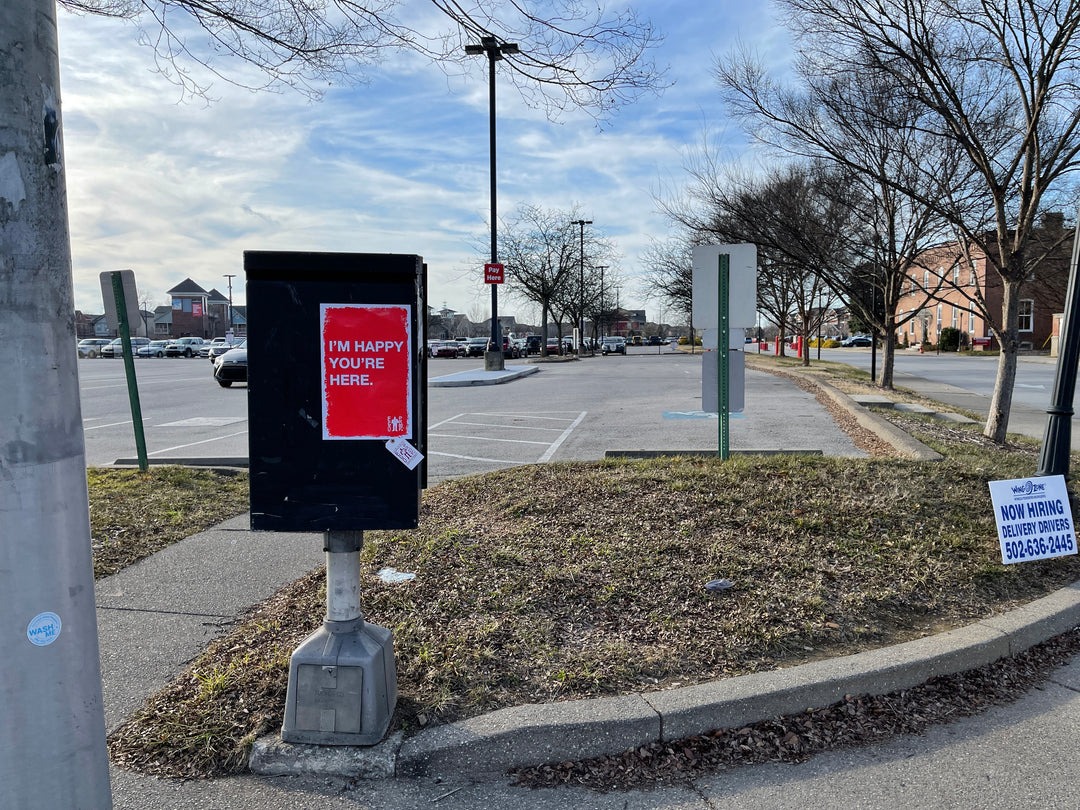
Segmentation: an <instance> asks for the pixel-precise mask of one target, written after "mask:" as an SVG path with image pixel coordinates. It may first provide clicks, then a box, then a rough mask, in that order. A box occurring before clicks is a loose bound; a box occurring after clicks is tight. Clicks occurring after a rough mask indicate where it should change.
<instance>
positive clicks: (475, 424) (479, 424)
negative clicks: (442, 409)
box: [454, 422, 561, 444]
mask: <svg viewBox="0 0 1080 810" xmlns="http://www.w3.org/2000/svg"><path fill="white" fill-rule="evenodd" d="M454 424H455V425H471V426H472V427H497V428H511V429H513V430H545V431H548V432H551V433H560V432H561V431H560V430H559V428H543V427H532V426H531V425H501V424H499V423H498V422H454ZM545 444H546V442H545Z"/></svg>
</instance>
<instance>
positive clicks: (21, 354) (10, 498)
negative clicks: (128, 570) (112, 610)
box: [0, 0, 111, 810]
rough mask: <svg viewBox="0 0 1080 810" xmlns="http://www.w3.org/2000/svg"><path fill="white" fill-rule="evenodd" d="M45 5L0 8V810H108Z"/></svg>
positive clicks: (49, 9)
mask: <svg viewBox="0 0 1080 810" xmlns="http://www.w3.org/2000/svg"><path fill="white" fill-rule="evenodd" d="M64 157H65V156H64V151H63V140H62V138H61V116H60V66H59V61H58V58H57V35H56V6H55V4H54V2H53V0H5V1H4V2H3V3H0V347H2V348H0V378H2V379H3V380H4V384H3V385H2V386H0V807H18V808H20V810H25V809H26V808H42V810H44V808H57V807H94V808H108V807H110V806H111V800H110V796H109V770H108V759H107V754H106V750H105V712H104V708H103V705H102V699H101V672H100V667H99V663H98V637H97V616H96V613H95V607H94V574H93V564H92V561H91V556H90V514H89V508H88V506H87V490H86V450H85V445H84V442H83V429H82V413H81V409H80V405H79V376H78V369H77V367H76V363H77V358H76V352H75V301H74V294H73V292H72V282H71V254H70V247H69V244H68V226H67V202H66V196H65V178H64V174H65V172H64Z"/></svg>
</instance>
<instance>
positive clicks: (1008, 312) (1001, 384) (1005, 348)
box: [983, 279, 1020, 444]
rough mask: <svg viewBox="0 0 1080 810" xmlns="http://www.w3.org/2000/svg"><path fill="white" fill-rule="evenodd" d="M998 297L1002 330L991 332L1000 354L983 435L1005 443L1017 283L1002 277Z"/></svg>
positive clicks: (1016, 336)
mask: <svg viewBox="0 0 1080 810" xmlns="http://www.w3.org/2000/svg"><path fill="white" fill-rule="evenodd" d="M1003 282H1004V291H1003V297H1002V300H1001V321H1002V323H1004V324H1005V330H1004V332H998V333H995V336H996V337H997V339H998V344H999V345H1000V346H1001V353H1000V354H999V355H998V368H997V379H996V380H995V382H994V394H993V396H992V397H991V398H990V413H988V414H987V416H986V426H985V427H984V428H983V435H984V436H986V437H987V438H989V439H992V440H993V441H995V442H997V443H998V444H1004V443H1005V436H1006V433H1007V432H1008V429H1009V411H1010V409H1011V408H1012V397H1013V386H1014V385H1015V383H1016V362H1017V356H1016V353H1017V350H1018V349H1019V348H1020V333H1019V324H1020V295H1019V293H1020V282H1019V281H1014V280H1012V279H1009V280H1004V279H1003Z"/></svg>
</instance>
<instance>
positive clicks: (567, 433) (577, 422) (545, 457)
mask: <svg viewBox="0 0 1080 810" xmlns="http://www.w3.org/2000/svg"><path fill="white" fill-rule="evenodd" d="M587 414H588V411H582V412H581V415H580V416H579V417H578V418H577V419H575V420H574V422H573V424H571V425H570V427H568V428H567V429H566V430H564V431H563V432H562V435H561V436H560V437H559V438H557V439H556V440H555V442H554V443H553V444H552V445H551V447H549V448H548V449H547V452H546V453H544V455H542V456H540V461H539V463H540V464H543V463H544V462H545V461H548V460H550V459H551V457H552V456H553V455H555V451H556V450H558V449H559V446H560V445H561V444H562V443H563V442H565V441H566V440H567V439H568V438H570V434H571V433H573V432H574V428H576V427H577V426H578V425H580V424H581V423H582V422H583V421H584V419H585V416H586V415H587Z"/></svg>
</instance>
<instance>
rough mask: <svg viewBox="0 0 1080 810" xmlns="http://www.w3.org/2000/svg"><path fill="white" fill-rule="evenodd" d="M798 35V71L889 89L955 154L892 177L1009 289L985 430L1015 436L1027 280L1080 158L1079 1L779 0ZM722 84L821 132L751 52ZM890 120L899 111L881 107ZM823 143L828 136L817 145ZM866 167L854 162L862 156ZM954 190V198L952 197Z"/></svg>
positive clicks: (772, 122)
mask: <svg viewBox="0 0 1080 810" xmlns="http://www.w3.org/2000/svg"><path fill="white" fill-rule="evenodd" d="M777 2H778V4H779V6H780V7H781V8H782V9H783V10H784V11H785V12H786V21H787V24H788V26H789V27H790V28H791V30H792V31H793V32H794V34H795V35H796V38H797V44H798V47H799V51H800V54H801V57H800V59H799V61H798V63H797V73H798V75H799V76H800V77H802V78H803V79H804V80H806V79H807V78H808V77H818V78H817V80H816V82H817V83H816V84H811V85H810V86H812V87H813V86H821V87H824V86H827V83H828V81H830V80H831V79H832V78H833V77H838V76H839V77H846V81H847V83H848V84H847V86H856V85H857V84H858V83H859V82H870V83H873V84H880V85H885V86H887V87H889V88H890V93H891V94H892V96H893V97H894V98H898V99H902V100H903V102H904V103H905V105H910V106H904V107H903V109H904V110H905V112H907V113H908V114H909V115H912V116H913V120H910V121H900V122H898V123H899V126H898V127H897V128H898V129H911V130H913V131H915V132H917V133H918V134H919V135H920V137H924V138H926V139H927V140H928V141H934V142H936V143H937V144H938V145H939V149H940V154H941V155H944V156H948V158H949V159H955V160H956V174H955V176H953V177H951V178H949V182H948V183H940V182H937V183H936V182H934V181H935V180H936V179H940V176H941V173H942V171H943V170H950V169H951V167H950V166H949V165H948V164H947V163H944V164H943V163H941V162H935V161H923V162H918V163H916V164H915V165H916V166H917V167H918V168H919V171H920V172H921V174H920V177H919V182H911V181H910V179H908V178H899V177H897V178H892V179H890V178H888V177H886V178H885V179H886V180H887V182H889V184H890V185H891V186H892V187H893V188H894V189H895V190H896V191H897V192H899V193H900V194H901V195H905V196H907V197H909V198H910V199H912V200H914V201H915V202H917V203H918V204H919V205H921V206H923V207H925V208H926V209H927V210H928V211H930V212H932V213H933V214H934V215H937V216H940V217H942V218H944V219H945V220H946V221H948V223H949V224H950V226H951V228H952V229H953V230H954V232H955V235H956V237H957V239H958V242H959V245H960V250H961V251H962V252H963V251H968V250H972V249H976V250H978V251H979V252H981V253H982V254H983V255H984V256H985V257H986V260H987V262H988V263H989V265H990V266H991V267H992V268H993V269H994V271H995V272H996V275H997V276H998V278H999V279H1000V282H1001V286H1002V306H1001V312H1000V313H986V314H987V316H988V317H989V318H990V323H991V324H992V327H993V329H994V332H995V334H996V336H997V338H998V341H999V343H1000V344H1001V349H1002V351H1001V354H1000V356H999V360H998V374H997V380H996V384H995V388H994V394H993V398H992V401H991V405H990V413H989V416H988V417H987V422H986V426H985V430H984V433H985V435H987V436H988V437H990V438H992V439H994V440H995V441H998V442H1001V441H1004V439H1005V435H1006V428H1007V427H1008V421H1009V410H1010V408H1011V404H1012V393H1013V385H1014V382H1015V377H1016V357H1017V350H1018V348H1019V300H1020V295H1019V293H1020V289H1021V287H1022V285H1023V284H1024V282H1025V280H1026V279H1027V278H1028V276H1029V275H1030V274H1031V272H1032V270H1033V262H1034V261H1035V260H1036V258H1037V257H1036V256H1035V255H1032V254H1034V253H1041V252H1042V250H1041V249H1040V248H1036V247H1035V246H1034V244H1033V231H1034V230H1035V229H1036V228H1037V224H1038V222H1037V220H1038V215H1039V212H1040V206H1042V205H1043V201H1044V198H1045V197H1047V196H1048V195H1053V194H1054V193H1056V192H1058V191H1060V190H1062V188H1063V184H1064V181H1065V180H1066V179H1067V177H1068V175H1069V174H1070V173H1071V172H1073V171H1074V170H1075V169H1076V168H1077V167H1078V165H1080V164H1078V161H1077V158H1078V154H1080V83H1078V81H1077V80H1078V78H1080V59H1078V57H1080V50H1078V46H1080V42H1078V37H1077V32H1078V28H1080V3H1076V2H1074V0H1015V1H1013V0H1010V2H1007V3H991V2H985V0H878V2H874V3H865V2H862V0H777ZM721 77H722V79H723V80H724V82H725V84H726V85H727V86H728V87H729V88H732V89H735V90H736V91H737V92H738V93H739V94H741V96H742V100H743V103H744V104H745V105H746V108H747V109H750V108H753V109H754V110H755V112H756V114H758V115H760V116H761V117H762V120H764V121H767V122H768V124H769V126H770V127H772V128H774V130H775V131H788V132H792V131H797V132H798V133H799V134H801V135H806V134H808V133H812V132H813V120H812V119H811V118H807V117H799V116H797V115H794V114H792V113H793V111H792V110H791V109H789V108H785V107H783V106H782V105H780V106H778V104H777V102H778V101H779V100H781V99H782V98H783V97H784V94H783V93H781V92H780V91H779V89H778V88H777V87H776V85H775V84H773V83H772V82H769V81H767V80H766V79H765V77H764V74H763V72H762V71H760V70H756V69H755V66H754V63H753V62H752V60H737V61H734V62H729V63H728V64H727V65H726V66H724V67H722V69H721ZM880 113H881V115H882V116H883V117H882V119H881V120H882V123H888V122H889V121H891V120H892V119H891V118H890V117H889V116H890V115H891V109H890V108H886V109H883V110H881V111H880ZM819 145H820V144H819ZM852 168H853V169H854V170H856V171H859V170H860V167H859V166H857V165H852ZM946 191H947V193H943V192H946Z"/></svg>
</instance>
